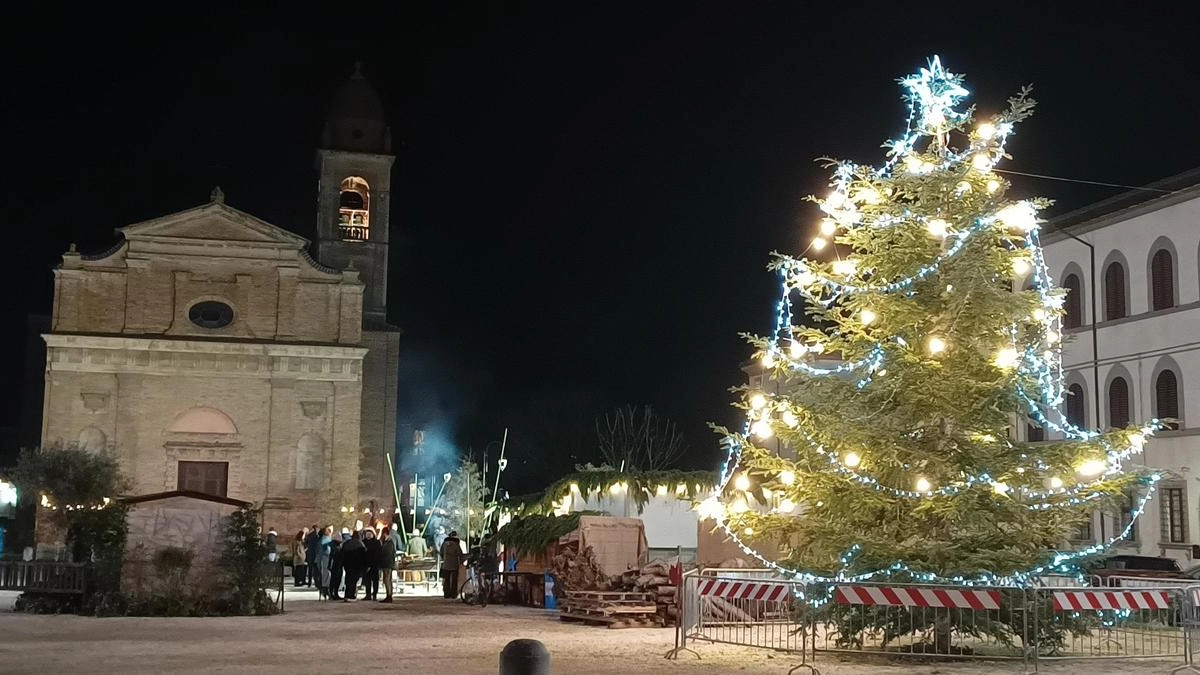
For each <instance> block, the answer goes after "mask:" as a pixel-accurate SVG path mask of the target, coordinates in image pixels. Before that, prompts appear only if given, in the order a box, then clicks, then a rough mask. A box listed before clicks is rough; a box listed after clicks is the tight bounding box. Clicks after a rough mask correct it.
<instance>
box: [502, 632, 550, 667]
mask: <svg viewBox="0 0 1200 675" xmlns="http://www.w3.org/2000/svg"><path fill="white" fill-rule="evenodd" d="M500 675H550V652H548V651H546V645H544V644H542V643H540V642H538V641H537V640H523V639H522V640H513V641H512V642H510V643H508V644H506V645H504V650H503V651H501V652H500Z"/></svg>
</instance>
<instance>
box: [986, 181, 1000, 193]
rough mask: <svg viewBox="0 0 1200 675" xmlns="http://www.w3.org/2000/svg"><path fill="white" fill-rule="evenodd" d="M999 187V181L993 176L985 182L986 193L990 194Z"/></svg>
mask: <svg viewBox="0 0 1200 675" xmlns="http://www.w3.org/2000/svg"><path fill="white" fill-rule="evenodd" d="M999 189H1000V181H998V180H996V179H995V178H993V179H991V180H989V181H988V182H987V191H988V194H992V193H993V192H995V191H996V190H999Z"/></svg>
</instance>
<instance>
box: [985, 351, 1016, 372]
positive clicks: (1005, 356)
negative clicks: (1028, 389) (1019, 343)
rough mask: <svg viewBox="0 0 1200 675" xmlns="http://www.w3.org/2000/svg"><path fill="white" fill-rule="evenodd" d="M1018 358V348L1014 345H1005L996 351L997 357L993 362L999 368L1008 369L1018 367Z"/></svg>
mask: <svg viewBox="0 0 1200 675" xmlns="http://www.w3.org/2000/svg"><path fill="white" fill-rule="evenodd" d="M1018 360H1019V355H1018V354H1017V350H1016V349H1013V348H1012V347H1005V348H1004V349H1001V350H1000V351H998V352H996V358H995V360H993V361H992V363H995V364H996V367H997V368H1005V369H1008V368H1016V367H1017V362H1018Z"/></svg>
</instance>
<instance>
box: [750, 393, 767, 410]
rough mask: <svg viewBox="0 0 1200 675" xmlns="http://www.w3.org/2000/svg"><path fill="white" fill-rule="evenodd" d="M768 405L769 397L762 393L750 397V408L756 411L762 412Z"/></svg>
mask: <svg viewBox="0 0 1200 675" xmlns="http://www.w3.org/2000/svg"><path fill="white" fill-rule="evenodd" d="M765 405H767V397H766V396H763V395H762V394H760V393H755V394H752V395H751V396H750V407H751V408H754V409H755V410H762V409H763V407H764V406H765Z"/></svg>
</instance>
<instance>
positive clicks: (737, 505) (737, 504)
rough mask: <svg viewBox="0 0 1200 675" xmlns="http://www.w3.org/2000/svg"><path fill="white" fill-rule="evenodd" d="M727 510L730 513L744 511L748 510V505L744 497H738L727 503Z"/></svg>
mask: <svg viewBox="0 0 1200 675" xmlns="http://www.w3.org/2000/svg"><path fill="white" fill-rule="evenodd" d="M729 510H730V512H732V513H745V512H747V511H749V510H750V505H749V504H747V503H746V498H745V497H738V498H737V499H735V500H733V503H732V504H730V505H729Z"/></svg>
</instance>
